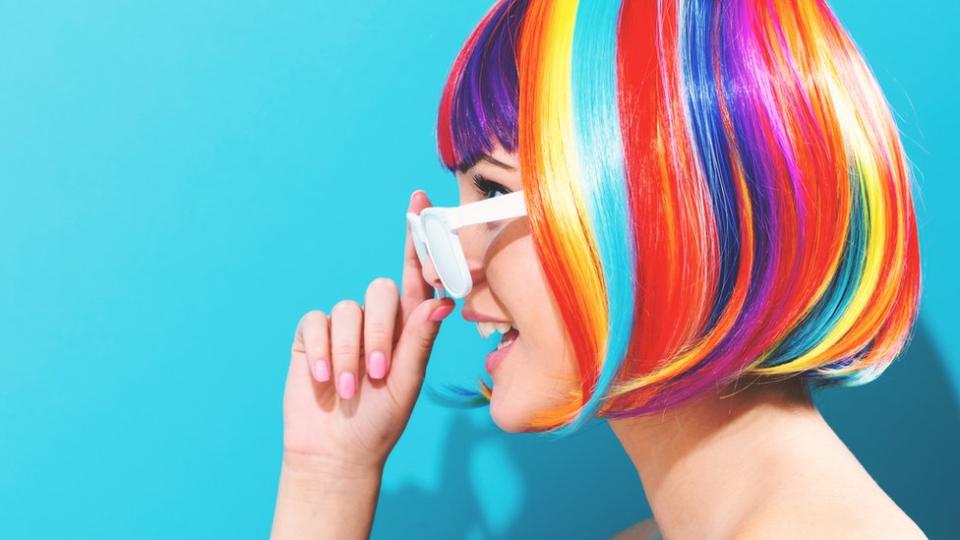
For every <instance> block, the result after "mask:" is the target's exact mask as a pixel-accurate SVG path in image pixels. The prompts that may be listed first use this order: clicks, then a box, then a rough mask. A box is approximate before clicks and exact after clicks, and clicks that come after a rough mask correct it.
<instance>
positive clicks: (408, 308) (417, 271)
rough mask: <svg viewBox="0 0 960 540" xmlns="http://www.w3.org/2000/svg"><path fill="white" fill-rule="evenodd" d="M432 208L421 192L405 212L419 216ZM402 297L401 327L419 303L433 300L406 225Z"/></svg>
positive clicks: (430, 287)
mask: <svg viewBox="0 0 960 540" xmlns="http://www.w3.org/2000/svg"><path fill="white" fill-rule="evenodd" d="M430 206H432V203H431V202H430V199H429V198H428V197H427V194H426V193H424V192H423V191H422V190H417V191H414V192H413V195H411V196H410V204H409V205H408V206H407V212H413V213H414V214H417V215H419V214H420V211H421V210H423V209H424V208H428V207H430ZM401 285H402V295H401V298H400V305H401V308H402V309H401V315H400V319H401V321H400V322H401V325H400V326H401V327H403V326H404V325H405V324H406V321H407V319H408V318H409V317H410V313H412V312H413V310H414V309H415V308H416V307H417V306H418V305H420V303H421V302H423V301H424V300H427V299H429V298H433V287H432V286H431V285H430V284H429V283H427V282H426V281H425V280H424V279H423V267H422V265H421V264H420V259H419V258H417V250H416V248H415V247H414V246H413V234H412V233H411V232H410V224H409V223H408V224H407V239H406V242H405V246H404V251H403V277H402V279H401Z"/></svg>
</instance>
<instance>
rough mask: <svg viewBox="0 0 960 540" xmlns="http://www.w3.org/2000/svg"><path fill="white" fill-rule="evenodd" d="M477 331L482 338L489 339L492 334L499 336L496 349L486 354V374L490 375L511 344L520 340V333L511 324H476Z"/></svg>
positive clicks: (501, 360) (504, 356) (508, 350)
mask: <svg viewBox="0 0 960 540" xmlns="http://www.w3.org/2000/svg"><path fill="white" fill-rule="evenodd" d="M477 329H478V330H479V331H480V335H481V336H483V337H484V338H488V337H490V336H491V335H492V334H493V333H494V332H497V333H499V334H500V342H499V343H497V347H496V348H495V349H494V350H492V351H490V353H489V354H487V361H486V368H487V372H488V373H490V374H491V375H492V374H493V370H495V369H496V368H497V366H499V365H500V363H501V362H503V359H504V358H506V357H507V354H508V353H509V352H510V349H511V347H512V346H513V344H514V343H516V341H517V339H519V338H520V331H519V330H517V329H516V328H515V327H514V326H513V325H512V324H511V323H490V322H480V323H477Z"/></svg>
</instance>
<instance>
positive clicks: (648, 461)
mask: <svg viewBox="0 0 960 540" xmlns="http://www.w3.org/2000/svg"><path fill="white" fill-rule="evenodd" d="M738 386H739V388H738V389H736V390H734V389H732V388H731V389H727V390H725V391H723V392H720V393H719V394H720V395H717V394H715V393H708V394H707V395H706V396H705V397H701V398H698V399H697V400H695V401H691V402H688V403H687V404H684V405H681V406H678V407H675V408H673V409H668V410H667V411H666V412H664V413H658V414H655V415H650V416H641V417H633V418H625V419H611V420H610V422H609V424H610V427H611V428H612V429H613V431H614V433H615V434H616V436H617V438H618V439H620V442H621V444H623V447H624V449H625V450H626V452H627V454H628V455H629V456H630V459H631V461H633V464H634V466H635V467H636V468H637V473H638V475H639V477H640V481H641V482H642V483H643V488H644V492H645V493H646V496H647V500H648V501H649V503H650V508H651V509H652V510H653V515H654V518H655V520H656V522H657V525H658V527H659V528H660V530H661V531H662V533H663V535H664V537H666V538H707V537H711V538H713V537H717V536H718V533H723V532H730V531H734V530H735V528H736V527H737V525H738V524H739V523H742V522H743V521H744V520H746V519H747V518H749V517H750V515H751V514H752V513H753V512H757V511H758V509H759V508H760V506H761V505H762V504H763V503H765V502H767V501H769V500H770V499H769V496H770V494H771V493H773V490H775V489H777V486H780V487H783V486H792V485H793V486H795V485H796V484H797V483H798V482H799V481H801V480H802V479H803V478H804V477H805V474H806V476H809V472H810V467H811V466H815V465H816V462H815V460H816V459H817V456H816V454H821V455H822V454H823V452H824V451H825V449H828V450H827V451H837V450H838V449H839V448H842V449H843V450H845V447H843V446H842V443H841V442H840V441H839V439H838V438H837V437H836V435H835V434H834V433H833V431H832V430H831V429H830V427H829V426H828V425H827V424H826V422H825V421H824V419H823V417H822V416H820V413H819V412H818V411H817V409H816V407H815V406H814V405H813V403H812V401H811V399H810V394H809V392H808V390H807V388H806V386H805V385H804V384H803V383H802V381H801V380H800V379H799V378H797V377H794V378H792V379H788V380H786V381H781V382H777V383H770V382H762V381H754V382H753V383H752V384H750V383H749V382H745V380H741V381H740V383H739V384H738ZM838 444H839V447H838V446H837V445H838ZM811 460H813V463H812V462H811ZM777 493H780V492H777Z"/></svg>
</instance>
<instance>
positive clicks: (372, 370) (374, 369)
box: [367, 351, 387, 379]
mask: <svg viewBox="0 0 960 540" xmlns="http://www.w3.org/2000/svg"><path fill="white" fill-rule="evenodd" d="M367 373H368V374H369V375H370V377H371V378H374V379H382V378H383V377H384V376H385V375H386V374H387V357H386V356H385V355H384V354H383V353H382V352H380V351H373V353H371V354H370V362H369V364H368V365H367Z"/></svg>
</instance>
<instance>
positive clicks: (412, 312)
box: [283, 191, 454, 476]
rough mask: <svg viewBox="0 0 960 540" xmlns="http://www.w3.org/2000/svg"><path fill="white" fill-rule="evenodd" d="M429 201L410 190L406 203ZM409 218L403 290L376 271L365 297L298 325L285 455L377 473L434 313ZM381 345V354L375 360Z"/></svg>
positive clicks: (410, 395)
mask: <svg viewBox="0 0 960 540" xmlns="http://www.w3.org/2000/svg"><path fill="white" fill-rule="evenodd" d="M428 206H431V203H430V200H429V199H428V198H427V196H426V194H425V193H423V192H422V191H416V192H414V194H413V196H412V197H411V198H410V204H409V207H408V211H410V212H415V213H418V214H419V213H420V211H421V210H422V209H423V208H426V207H428ZM453 306H454V302H453V301H452V300H451V299H449V298H444V299H434V298H433V287H432V286H431V285H430V284H429V283H427V282H426V281H424V279H423V275H422V269H421V266H420V261H419V259H418V258H417V254H416V251H415V250H414V246H413V239H412V238H411V235H410V227H409V225H408V226H407V237H406V246H405V248H404V258H403V280H402V291H399V290H398V288H397V285H396V284H395V283H394V282H393V281H392V280H390V279H387V278H378V279H375V280H373V281H372V282H371V283H370V284H369V286H368V287H367V290H366V295H365V297H364V303H363V306H362V307H361V305H360V304H359V303H357V302H355V301H352V300H343V301H340V302H338V303H337V304H336V305H335V306H334V307H333V308H332V309H331V310H330V313H329V315H328V314H326V313H324V312H322V311H310V312H308V313H307V314H305V315H304V316H303V317H302V318H301V320H300V323H299V324H298V326H297V330H296V335H295V337H294V341H293V347H292V351H291V355H290V356H291V358H290V367H289V370H288V372H287V382H286V389H285V392H284V400H283V418H284V434H283V439H284V440H283V444H284V463H285V466H293V467H296V468H300V469H305V470H310V471H311V472H313V471H316V472H320V473H329V474H332V475H342V476H350V475H365V474H368V473H369V474H379V473H380V471H382V469H383V465H384V463H385V461H386V459H387V456H388V455H389V453H390V451H391V450H392V449H393V447H394V445H395V444H396V442H397V440H398V439H399V438H400V434H401V433H402V432H403V430H404V428H405V427H406V425H407V422H408V421H409V419H410V413H411V411H412V410H413V405H414V403H415V402H416V399H417V396H418V395H419V393H420V389H421V386H422V383H423V378H424V373H425V371H426V365H427V358H428V357H429V356H430V353H431V351H432V349H433V343H434V339H435V338H436V335H437V332H438V331H439V328H440V321H441V320H442V319H443V317H445V316H447V315H449V313H450V311H451V310H452V309H453ZM377 353H380V354H382V359H380V360H379V361H378V359H377V356H378V355H377Z"/></svg>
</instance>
